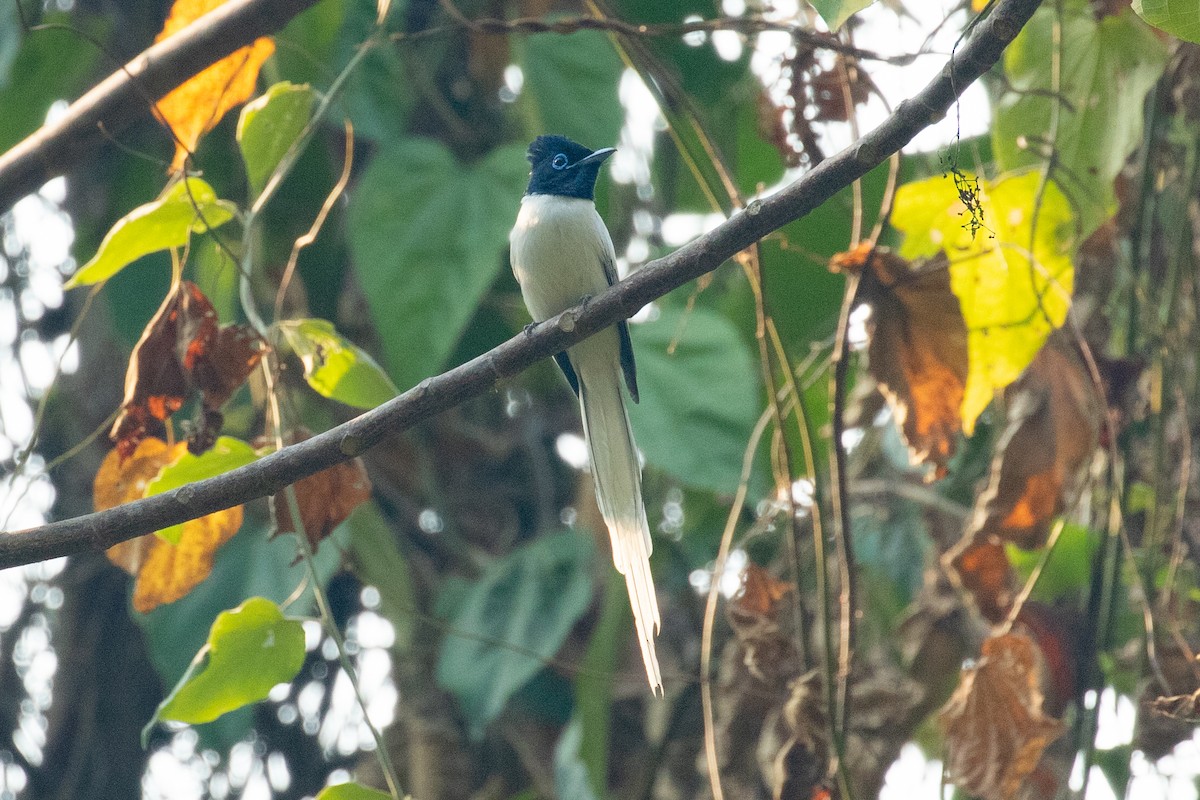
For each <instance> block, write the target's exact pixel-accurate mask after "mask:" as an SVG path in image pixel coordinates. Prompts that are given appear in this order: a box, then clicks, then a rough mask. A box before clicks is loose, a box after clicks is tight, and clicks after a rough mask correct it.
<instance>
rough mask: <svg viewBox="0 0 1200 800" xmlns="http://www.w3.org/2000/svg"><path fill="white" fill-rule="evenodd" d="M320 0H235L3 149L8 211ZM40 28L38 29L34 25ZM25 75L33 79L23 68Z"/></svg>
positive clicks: (0, 196) (0, 202)
mask: <svg viewBox="0 0 1200 800" xmlns="http://www.w3.org/2000/svg"><path fill="white" fill-rule="evenodd" d="M316 4H317V0H229V2H227V3H225V4H224V5H223V6H221V7H219V8H217V9H216V10H214V11H212V12H210V13H209V14H207V15H206V16H205V17H204V18H202V19H200V20H198V21H197V22H196V23H194V24H192V25H190V26H188V27H187V28H185V29H184V30H182V31H180V32H179V33H177V34H175V35H174V36H171V37H169V38H167V39H164V40H163V41H161V42H159V43H158V44H156V45H154V46H152V47H150V48H149V49H148V50H146V51H145V52H143V53H141V54H140V55H138V57H137V58H135V59H133V60H132V61H130V62H129V63H128V64H126V65H125V66H123V67H121V68H120V69H118V70H117V71H116V72H114V73H113V74H112V75H109V76H108V77H107V78H105V79H104V80H103V81H101V82H100V83H98V84H97V85H96V86H94V87H92V89H91V90H90V91H89V92H88V93H87V94H85V95H84V96H83V97H81V98H79V99H78V100H76V101H75V102H74V103H72V104H71V106H70V108H68V109H67V112H66V113H65V114H63V116H62V117H60V118H59V119H58V120H57V121H56V122H54V123H53V124H51V125H45V126H43V127H41V128H39V129H38V130H37V131H35V132H34V133H33V134H31V135H30V136H29V137H27V138H26V139H24V140H23V141H22V142H21V143H20V144H18V145H17V146H16V147H14V148H12V149H11V150H9V151H8V152H7V153H4V154H3V155H0V211H7V210H8V209H9V208H11V207H12V205H13V203H15V202H17V200H19V199H21V198H22V197H24V196H25V195H27V194H29V193H30V192H35V191H37V190H38V187H40V186H41V185H42V184H43V183H45V182H46V181H48V180H50V179H51V178H54V177H57V176H59V175H62V174H63V173H64V172H66V171H67V170H68V169H69V168H70V167H72V166H73V165H75V164H77V163H79V161H80V160H81V159H82V158H83V157H84V156H86V155H88V154H90V153H92V152H93V151H94V150H96V149H97V148H98V147H99V146H100V145H101V143H103V142H104V140H105V137H106V136H113V135H115V134H117V133H120V132H121V131H122V130H124V129H125V128H127V127H128V126H129V125H130V124H131V123H132V122H134V121H136V120H138V119H141V118H143V117H145V116H146V114H147V113H148V111H149V108H150V104H151V103H153V102H154V101H155V100H158V99H160V98H162V97H163V96H164V95H166V94H167V93H168V92H169V91H171V90H172V89H174V88H175V87H176V86H178V85H179V84H181V83H183V82H184V81H186V80H187V79H188V78H190V77H192V76H193V75H195V74H196V73H198V72H200V71H202V70H203V69H204V68H205V67H208V66H209V65H210V64H213V63H215V62H217V61H219V60H220V59H222V58H224V57H225V56H227V55H229V54H230V53H232V52H233V51H235V50H237V49H238V48H241V47H245V46H246V45H248V44H250V43H251V42H253V41H254V40H255V39H257V38H259V37H260V36H266V35H269V34H271V33H274V32H275V31H277V30H279V29H281V28H282V27H283V26H284V25H286V24H287V23H288V21H289V20H291V18H292V17H294V16H296V15H297V14H299V13H300V12H301V11H304V10H305V9H307V8H309V7H310V6H314V5H316ZM33 35H35V36H36V35H37V34H36V32H34V34H33ZM16 79H17V80H32V79H33V76H31V75H18V76H16Z"/></svg>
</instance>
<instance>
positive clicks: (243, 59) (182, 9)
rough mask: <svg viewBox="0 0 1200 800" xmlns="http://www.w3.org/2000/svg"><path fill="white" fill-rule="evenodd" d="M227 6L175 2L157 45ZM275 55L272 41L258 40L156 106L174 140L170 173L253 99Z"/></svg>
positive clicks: (203, 0)
mask: <svg viewBox="0 0 1200 800" xmlns="http://www.w3.org/2000/svg"><path fill="white" fill-rule="evenodd" d="M224 3H225V0H175V4H174V5H173V6H172V7H171V14H170V16H168V17H167V21H166V23H165V24H164V25H163V29H162V31H161V32H160V33H159V34H158V36H157V37H156V38H155V41H156V42H161V41H162V40H163V39H166V38H167V37H168V36H171V35H172V34H174V33H177V32H179V31H181V30H183V29H184V28H186V27H187V26H188V25H190V24H192V23H193V22H195V21H196V20H197V19H199V18H200V17H202V16H204V15H205V14H207V13H208V12H210V11H212V10H213V9H215V8H217V7H218V6H221V5H223V4H224ZM274 52H275V43H274V42H273V41H271V39H270V38H269V37H263V38H261V39H258V40H256V41H255V42H254V43H253V44H251V45H249V46H248V47H243V48H241V49H240V50H237V51H235V52H233V53H230V54H229V55H228V56H226V57H225V58H223V59H221V60H220V61H218V62H216V63H215V64H213V65H212V66H210V67H208V68H207V69H205V70H204V71H203V72H201V73H199V74H197V75H195V76H194V77H192V78H191V79H190V80H188V81H187V82H186V83H183V84H182V85H180V86H178V87H177V88H175V89H174V90H173V91H172V92H171V93H170V94H168V95H167V96H166V97H164V98H163V99H162V100H159V101H158V104H157V106H156V108H157V110H158V113H159V115H160V116H161V117H162V119H163V122H165V123H166V124H167V125H168V126H170V128H171V130H172V131H173V132H174V135H175V138H176V142H175V158H174V160H173V161H172V162H171V169H172V170H179V169H180V168H182V167H183V164H184V161H185V160H186V159H187V156H188V154H189V153H190V152H192V151H193V150H195V149H196V144H197V143H198V142H199V141H200V137H201V136H203V135H204V134H205V133H207V132H208V131H210V130H212V129H213V128H214V127H216V125H217V123H218V122H220V121H221V118H222V117H224V116H225V114H226V112H228V111H229V110H230V109H231V108H233V107H234V106H237V105H240V104H241V103H244V102H245V101H246V100H248V99H249V98H250V96H251V95H252V94H254V85H255V83H256V81H257V80H258V71H259V69H260V68H261V67H262V65H263V62H265V61H266V60H267V59H268V58H270V57H271V54H272V53H274Z"/></svg>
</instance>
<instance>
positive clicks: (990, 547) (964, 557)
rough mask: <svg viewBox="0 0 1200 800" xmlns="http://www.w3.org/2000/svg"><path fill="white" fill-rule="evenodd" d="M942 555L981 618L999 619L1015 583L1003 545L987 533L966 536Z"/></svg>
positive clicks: (992, 620) (1011, 596) (1004, 615)
mask: <svg viewBox="0 0 1200 800" xmlns="http://www.w3.org/2000/svg"><path fill="white" fill-rule="evenodd" d="M943 559H944V563H946V564H948V565H949V567H950V574H951V575H952V576H955V577H957V578H958V580H959V582H960V583H961V585H962V588H963V589H965V590H966V591H967V593H968V594H970V595H971V597H972V598H973V599H974V600H975V605H976V606H977V607H978V608H979V613H980V614H982V615H983V618H984V619H986V620H987V621H988V622H991V623H994V624H999V623H1001V622H1003V621H1004V619H1005V618H1006V617H1007V616H1008V611H1009V609H1010V608H1011V607H1012V602H1013V596H1014V589H1015V584H1016V573H1014V572H1013V569H1012V565H1011V564H1010V563H1009V561H1008V554H1007V553H1005V552H1004V545H1002V544H1000V543H998V542H994V541H991V540H990V539H988V538H987V537H971V536H967V537H964V538H963V539H962V541H961V542H959V544H958V546H956V547H955V548H954V549H953V550H950V551H949V552H947V553H946V555H945V556H943Z"/></svg>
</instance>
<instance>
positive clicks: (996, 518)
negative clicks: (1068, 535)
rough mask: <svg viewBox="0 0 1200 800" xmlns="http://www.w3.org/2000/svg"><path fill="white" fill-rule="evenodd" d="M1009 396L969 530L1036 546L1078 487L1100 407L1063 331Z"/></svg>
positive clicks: (1094, 442)
mask: <svg viewBox="0 0 1200 800" xmlns="http://www.w3.org/2000/svg"><path fill="white" fill-rule="evenodd" d="M1004 396H1005V401H1006V404H1007V406H1008V418H1007V421H1006V423H1005V428H1004V432H1003V434H1001V436H1000V439H999V441H998V442H997V444H996V456H995V459H994V460H993V462H992V468H991V477H990V479H989V480H988V486H987V488H986V489H985V490H984V492H983V493H982V494H981V495H980V496H979V501H978V502H977V503H976V507H975V517H974V520H973V521H972V524H971V529H970V531H968V535H969V536H972V537H974V538H976V539H978V538H980V537H985V536H994V537H996V538H998V539H1001V540H1003V541H1007V542H1012V543H1014V544H1016V545H1018V546H1020V547H1024V548H1026V549H1033V548H1038V547H1041V546H1042V545H1044V544H1045V543H1046V539H1047V538H1048V537H1049V535H1050V527H1051V525H1052V524H1053V523H1054V520H1055V518H1056V517H1058V516H1059V515H1061V514H1062V513H1063V511H1064V510H1066V508H1067V507H1068V506H1069V505H1070V503H1072V502H1073V501H1074V497H1075V496H1076V495H1077V494H1078V491H1079V488H1080V487H1079V483H1080V480H1081V478H1082V476H1083V473H1084V471H1085V468H1086V467H1087V465H1088V463H1089V462H1090V460H1091V458H1092V453H1093V452H1094V451H1095V449H1096V445H1097V442H1098V441H1099V431H1100V413H1101V412H1100V409H1099V407H1098V404H1097V402H1096V399H1095V397H1094V392H1093V390H1092V383H1091V381H1090V380H1089V379H1088V376H1087V373H1086V372H1085V371H1084V367H1083V365H1082V364H1081V363H1079V359H1078V358H1076V357H1075V354H1074V352H1073V351H1072V349H1071V347H1070V345H1069V344H1068V343H1067V342H1066V341H1064V337H1063V336H1062V335H1061V334H1054V335H1053V336H1051V338H1050V339H1049V340H1048V341H1047V342H1046V346H1045V347H1043V348H1042V350H1041V352H1040V353H1038V356H1037V358H1035V359H1034V361H1033V363H1032V364H1030V365H1029V368H1028V369H1027V370H1026V371H1025V373H1024V374H1023V375H1022V376H1021V377H1020V378H1019V379H1018V380H1017V381H1016V382H1015V383H1014V384H1013V385H1012V386H1010V387H1009V388H1008V389H1007V390H1006V391H1005V393H1004Z"/></svg>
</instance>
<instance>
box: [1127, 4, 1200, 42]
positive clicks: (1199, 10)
mask: <svg viewBox="0 0 1200 800" xmlns="http://www.w3.org/2000/svg"><path fill="white" fill-rule="evenodd" d="M1133 10H1134V11H1136V12H1137V13H1138V14H1140V15H1141V17H1142V19H1144V20H1146V22H1149V23H1150V24H1151V25H1153V26H1154V27H1156V28H1162V29H1163V30H1164V31H1166V32H1167V33H1169V34H1171V35H1172V36H1177V37H1179V38H1180V39H1183V40H1185V41H1188V42H1195V43H1197V44H1200V6H1198V5H1197V4H1196V0H1133Z"/></svg>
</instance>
